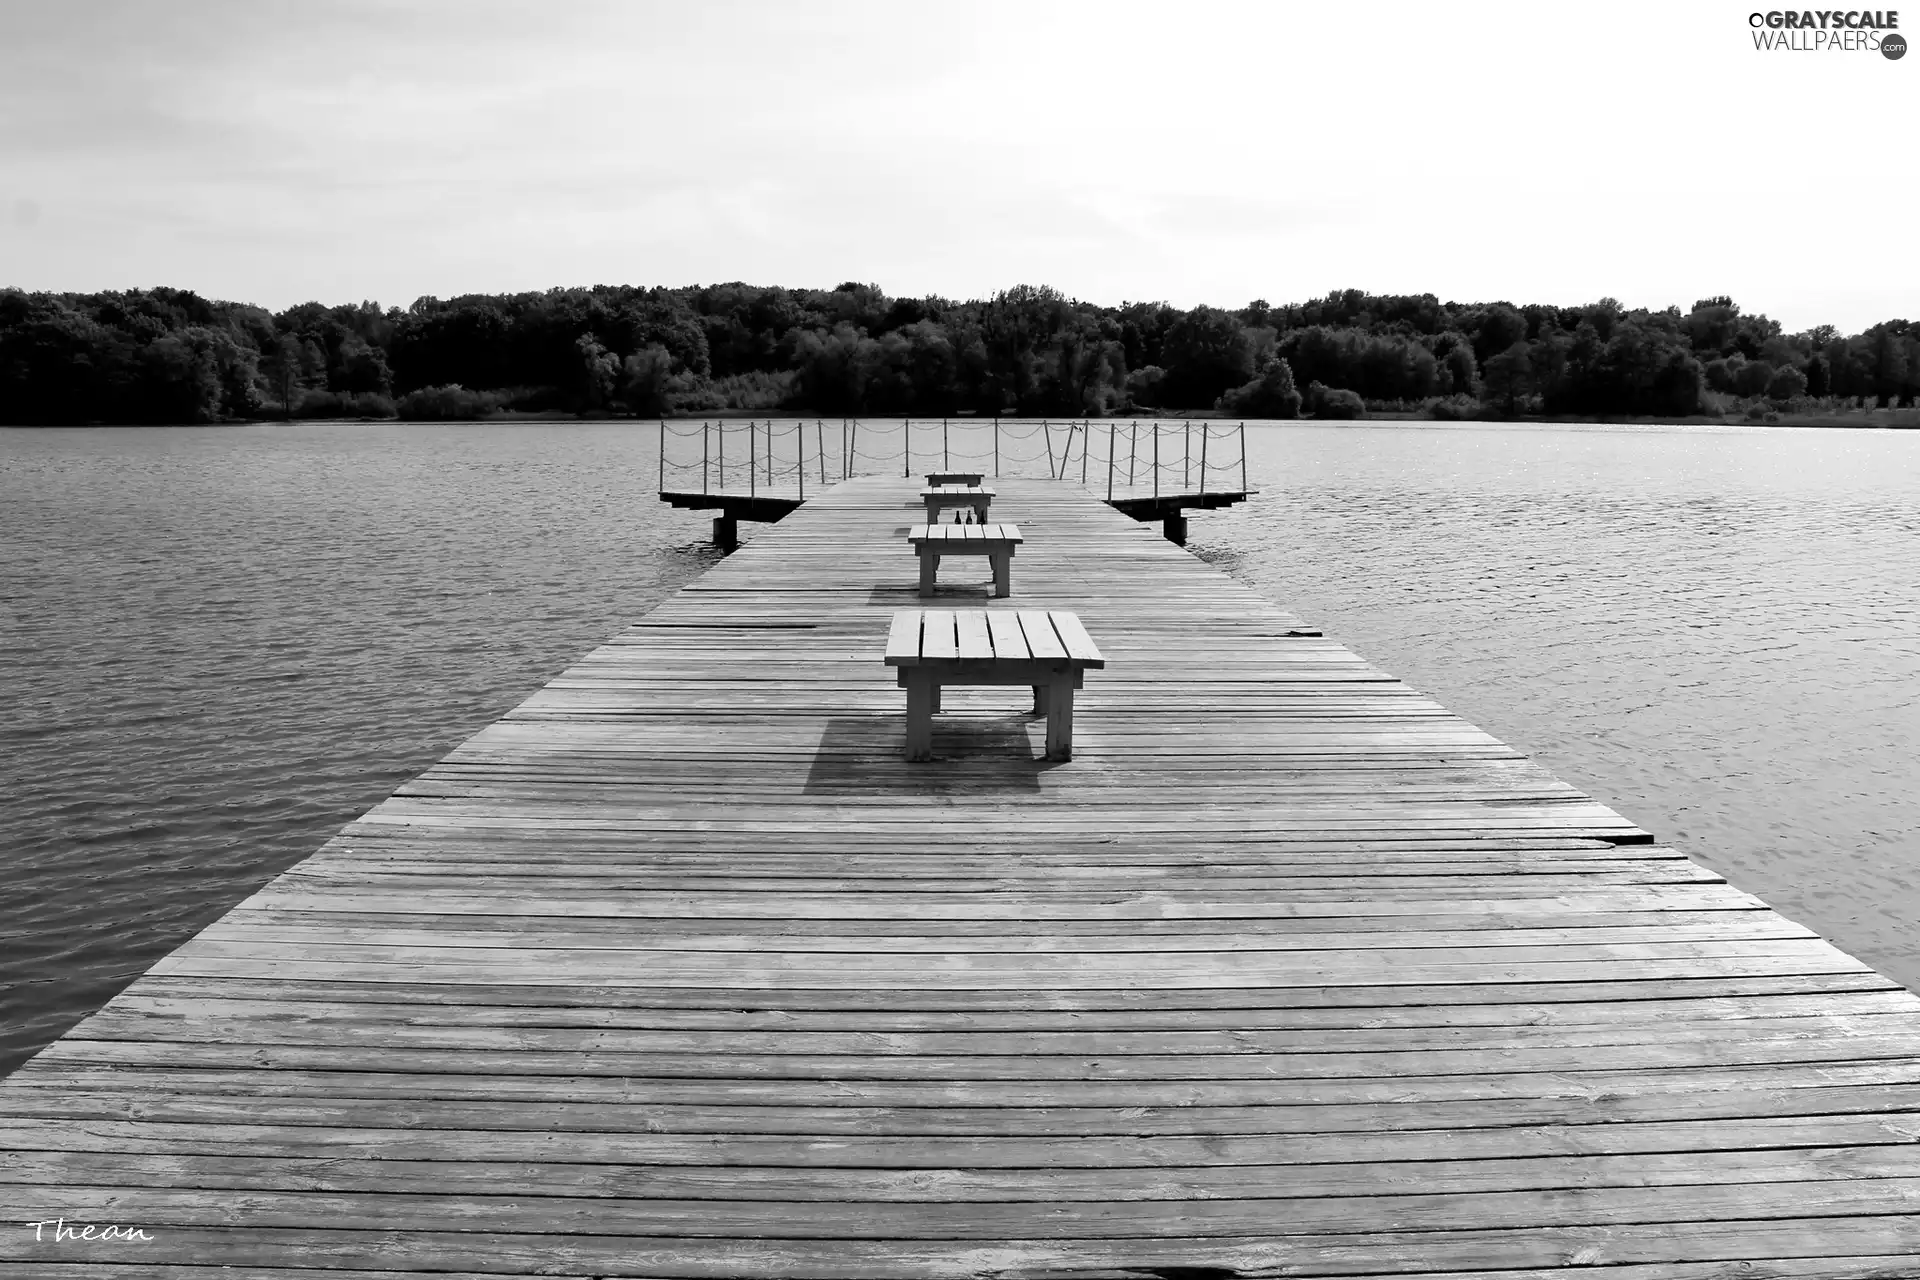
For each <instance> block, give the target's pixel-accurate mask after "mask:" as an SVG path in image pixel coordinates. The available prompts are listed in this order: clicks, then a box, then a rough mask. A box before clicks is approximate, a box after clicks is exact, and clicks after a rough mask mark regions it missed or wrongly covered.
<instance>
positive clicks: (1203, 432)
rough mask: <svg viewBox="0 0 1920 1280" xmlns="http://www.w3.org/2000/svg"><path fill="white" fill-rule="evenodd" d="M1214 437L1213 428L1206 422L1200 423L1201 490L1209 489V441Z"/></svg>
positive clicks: (1203, 491)
mask: <svg viewBox="0 0 1920 1280" xmlns="http://www.w3.org/2000/svg"><path fill="white" fill-rule="evenodd" d="M1212 438H1213V428H1211V427H1209V426H1208V425H1207V424H1206V423H1204V422H1203V423H1201V424H1200V492H1202V493H1205V492H1206V491H1207V441H1209V440H1211V439H1212Z"/></svg>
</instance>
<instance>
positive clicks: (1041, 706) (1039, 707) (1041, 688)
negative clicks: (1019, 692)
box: [1033, 684, 1047, 716]
mask: <svg viewBox="0 0 1920 1280" xmlns="http://www.w3.org/2000/svg"><path fill="white" fill-rule="evenodd" d="M1033 714H1035V715H1037V716H1043V715H1045V714H1047V686H1045V685H1043V684H1037V685H1035V686H1033Z"/></svg>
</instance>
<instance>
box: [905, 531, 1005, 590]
mask: <svg viewBox="0 0 1920 1280" xmlns="http://www.w3.org/2000/svg"><path fill="white" fill-rule="evenodd" d="M907 541H908V542H910V543H912V544H913V549H914V550H915V551H916V552H918V553H919V556H920V594H921V595H923V596H930V595H932V594H933V588H934V578H935V577H936V576H937V575H938V574H939V572H940V558H941V557H942V556H968V555H972V556H985V557H987V560H988V561H989V563H991V564H992V566H993V594H994V595H996V596H1007V595H1011V594H1013V553H1014V549H1015V548H1016V547H1018V546H1019V545H1020V543H1021V542H1022V541H1023V539H1022V538H1021V536H1020V526H1019V525H1013V524H917V525H915V526H913V528H911V529H909V530H907Z"/></svg>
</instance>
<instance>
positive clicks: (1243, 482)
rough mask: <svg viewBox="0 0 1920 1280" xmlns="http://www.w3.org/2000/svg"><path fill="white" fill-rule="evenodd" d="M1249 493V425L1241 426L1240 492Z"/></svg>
mask: <svg viewBox="0 0 1920 1280" xmlns="http://www.w3.org/2000/svg"><path fill="white" fill-rule="evenodd" d="M1246 491H1247V424H1246V423H1244V422H1242V423H1241V424H1240V492H1241V493H1245V492H1246Z"/></svg>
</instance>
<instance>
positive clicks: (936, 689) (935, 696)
mask: <svg viewBox="0 0 1920 1280" xmlns="http://www.w3.org/2000/svg"><path fill="white" fill-rule="evenodd" d="M928 696H929V697H930V698H931V699H932V700H933V702H932V705H933V714H935V715H939V714H940V686H939V685H937V684H936V685H934V686H933V692H932V693H931V694H929V695H928Z"/></svg>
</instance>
